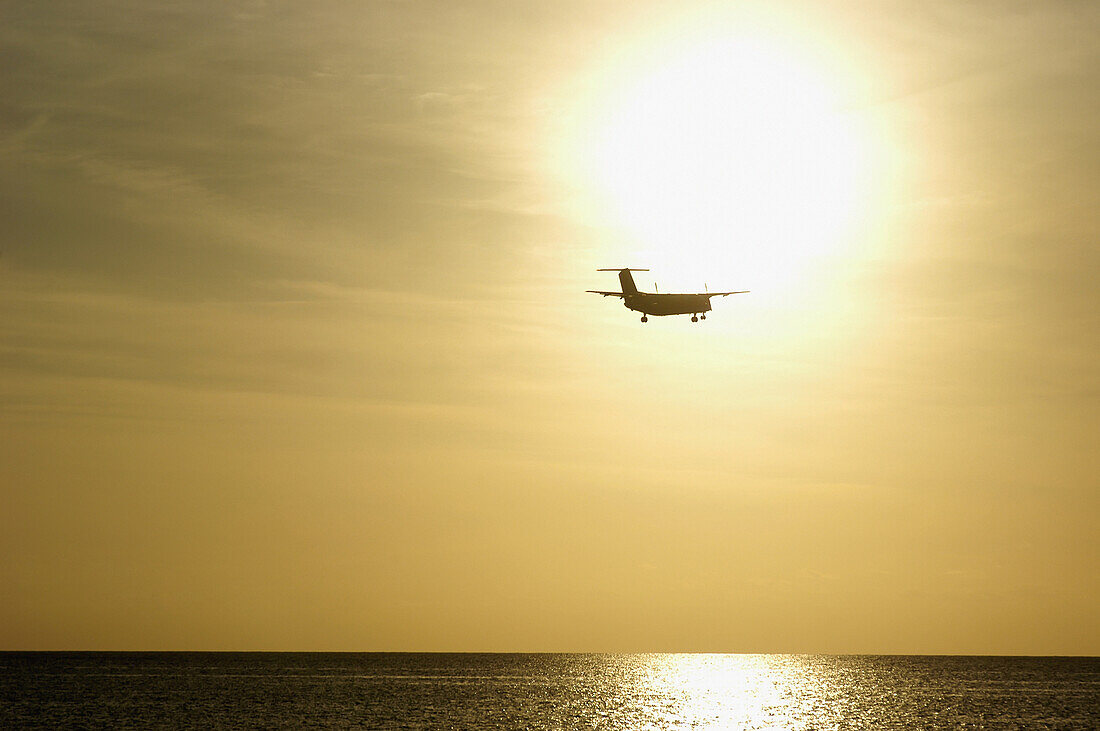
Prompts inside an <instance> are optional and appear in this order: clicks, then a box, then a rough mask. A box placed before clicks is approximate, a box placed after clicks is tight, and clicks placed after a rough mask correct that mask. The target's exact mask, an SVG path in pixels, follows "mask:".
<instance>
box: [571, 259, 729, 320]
mask: <svg viewBox="0 0 1100 731" xmlns="http://www.w3.org/2000/svg"><path fill="white" fill-rule="evenodd" d="M596 271H598V272H618V273H619V284H621V285H622V288H623V291H622V292H601V291H599V290H598V289H589V290H585V291H587V292H591V293H592V294H602V295H603V296H604V297H622V298H623V306H624V307H626V308H627V309H630V310H634V311H635V312H640V313H642V322H649V317H648V315H654V316H657V317H659V316H663V315H691V321H692V322H699V320H705V319H707V316H706V313H707V312H710V298H711V297H725V296H726V295H730V294H747V293H748V291H749V290H747V289H746V290H743V291H741V292H703V293H700V294H659V293H657V292H654V293H653V294H649V293H648V292H639V291H638V288H637V287H636V286H634V277H632V276H631V275H630V273H631V272H648V271H649V270H648V269H597V270H596ZM653 288H654V289H656V288H657V285H653Z"/></svg>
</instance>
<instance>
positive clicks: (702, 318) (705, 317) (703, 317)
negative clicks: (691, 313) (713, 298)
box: [699, 315, 707, 320]
mask: <svg viewBox="0 0 1100 731" xmlns="http://www.w3.org/2000/svg"><path fill="white" fill-rule="evenodd" d="M699 319H700V320H705V319H707V316H706V315H699Z"/></svg>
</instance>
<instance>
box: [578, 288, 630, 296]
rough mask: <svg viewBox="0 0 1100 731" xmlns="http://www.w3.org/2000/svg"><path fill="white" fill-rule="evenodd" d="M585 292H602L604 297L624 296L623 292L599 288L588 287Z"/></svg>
mask: <svg viewBox="0 0 1100 731" xmlns="http://www.w3.org/2000/svg"><path fill="white" fill-rule="evenodd" d="M584 291H585V292H591V293H592V294H602V295H603V296H604V297H622V296H623V293H622V292H601V291H599V290H598V289H586V290H584Z"/></svg>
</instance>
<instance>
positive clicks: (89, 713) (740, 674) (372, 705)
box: [0, 652, 1100, 729]
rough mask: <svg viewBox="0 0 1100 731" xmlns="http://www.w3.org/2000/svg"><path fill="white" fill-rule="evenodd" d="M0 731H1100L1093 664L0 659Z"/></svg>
mask: <svg viewBox="0 0 1100 731" xmlns="http://www.w3.org/2000/svg"><path fill="white" fill-rule="evenodd" d="M0 727H2V728H28V727H37V728H59V727H61V728H64V727H70V728H71V727H81V728H180V727H198V728H288V727H289V728H300V727H329V728H370V729H859V728H867V729H880V728H914V729H924V728H988V729H1033V728H1034V729H1041V728H1057V729H1095V728H1100V658H1060V657H956V656H949V657H921V656H902V657H888V656H824V655H703V654H686V655H663V654H660V655H542V654H532V655H524V654H409V653H192V652H182V653H101V652H87V653H61V652H48V653H19V652H7V653H0Z"/></svg>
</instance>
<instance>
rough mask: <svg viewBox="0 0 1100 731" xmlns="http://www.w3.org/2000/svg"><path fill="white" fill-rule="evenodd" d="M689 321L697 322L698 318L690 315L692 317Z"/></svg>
mask: <svg viewBox="0 0 1100 731" xmlns="http://www.w3.org/2000/svg"><path fill="white" fill-rule="evenodd" d="M691 321H692V322H699V318H698V317H696V316H695V315H692V316H691Z"/></svg>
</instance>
